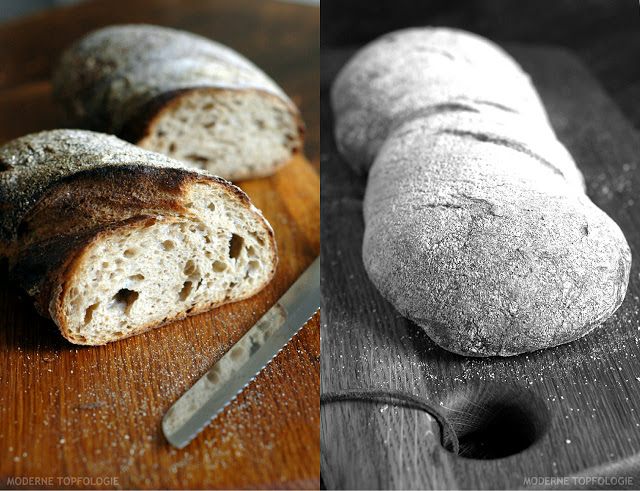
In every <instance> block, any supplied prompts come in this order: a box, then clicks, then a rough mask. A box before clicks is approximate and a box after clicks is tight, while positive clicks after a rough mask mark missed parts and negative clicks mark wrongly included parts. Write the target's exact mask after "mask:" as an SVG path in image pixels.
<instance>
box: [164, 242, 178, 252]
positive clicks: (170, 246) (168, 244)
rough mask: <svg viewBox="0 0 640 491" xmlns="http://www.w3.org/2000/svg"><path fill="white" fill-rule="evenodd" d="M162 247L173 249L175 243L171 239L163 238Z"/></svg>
mask: <svg viewBox="0 0 640 491" xmlns="http://www.w3.org/2000/svg"><path fill="white" fill-rule="evenodd" d="M162 248H163V249H164V250H165V251H172V250H174V249H175V248H176V243H175V242H174V241H172V240H165V241H164V242H163V243H162Z"/></svg>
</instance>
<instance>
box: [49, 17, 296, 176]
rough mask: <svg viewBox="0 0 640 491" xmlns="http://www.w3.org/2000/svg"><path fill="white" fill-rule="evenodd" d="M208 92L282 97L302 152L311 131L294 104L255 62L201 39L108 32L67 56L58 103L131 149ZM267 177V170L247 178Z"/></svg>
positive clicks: (58, 80)
mask: <svg viewBox="0 0 640 491" xmlns="http://www.w3.org/2000/svg"><path fill="white" fill-rule="evenodd" d="M209 90H211V91H233V92H237V93H243V92H245V93H246V92H257V93H259V94H261V95H263V96H264V97H265V98H269V99H277V100H278V101H280V102H281V103H282V104H283V105H284V106H285V107H286V108H287V110H288V112H289V113H290V114H291V116H292V117H293V118H294V120H295V121H296V122H297V127H298V135H297V140H296V145H295V147H294V148H293V154H295V153H298V152H300V151H301V147H302V141H303V138H304V125H303V122H302V119H301V116H300V112H299V110H298V108H297V107H296V105H295V104H294V103H293V102H292V101H291V99H289V97H288V96H287V95H286V94H285V93H284V92H283V91H282V89H280V87H278V85H277V84H276V83H275V82H274V81H273V80H272V79H270V78H269V77H268V76H267V75H265V74H264V73H263V72H262V71H261V70H260V69H259V68H258V67H257V66H255V65H254V64H253V63H251V62H250V61H249V60H247V59H246V58H244V57H243V56H241V55H240V54H238V53H236V52H235V51H233V50H231V49H229V48H227V47H226V46H223V45H221V44H219V43H216V42H214V41H211V40H209V39H207V38H204V37H201V36H197V35H194V34H191V33H187V32H183V31H179V30H175V29H170V28H166V27H159V26H150V25H142V24H140V25H119V26H111V27H107V28H103V29H100V30H97V31H94V32H92V33H90V34H89V35H87V36H85V37H84V38H82V39H81V40H80V41H78V42H77V43H75V44H74V45H73V46H71V47H70V48H69V49H68V50H67V51H65V53H64V54H63V55H62V57H61V59H60V61H59V63H58V65H57V67H56V69H55V71H54V76H53V94H54V98H55V99H56V101H58V102H59V104H60V105H61V107H62V108H63V110H64V112H65V113H66V115H67V118H68V123H69V125H71V126H74V127H79V128H86V129H90V130H95V131H102V132H105V133H111V134H115V135H117V136H119V137H121V138H123V139H125V140H127V141H130V142H132V143H137V142H139V141H140V140H142V139H143V138H144V137H145V136H146V135H148V133H149V131H150V130H151V129H152V128H153V124H154V123H155V121H156V120H157V119H158V117H159V116H160V115H161V114H162V113H163V112H164V111H166V109H167V108H168V107H171V106H173V105H175V104H177V103H178V102H179V101H180V100H181V99H182V98H183V97H185V96H186V95H187V94H189V93H192V92H194V91H209ZM288 160H289V159H285V160H283V161H281V162H278V163H277V165H275V166H274V168H273V170H275V169H277V168H278V167H280V166H281V165H283V164H284V163H286V162H287V161H288ZM267 173H268V171H267V170H266V169H262V170H261V171H260V172H255V173H251V172H245V174H244V176H245V177H259V176H261V175H264V174H267ZM233 178H234V179H236V177H235V176H233Z"/></svg>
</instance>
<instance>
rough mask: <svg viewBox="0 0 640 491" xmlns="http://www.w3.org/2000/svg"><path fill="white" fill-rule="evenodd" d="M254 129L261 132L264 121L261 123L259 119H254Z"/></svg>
mask: <svg viewBox="0 0 640 491" xmlns="http://www.w3.org/2000/svg"><path fill="white" fill-rule="evenodd" d="M256 127H257V128H258V129H261V130H263V129H264V127H265V124H264V121H262V120H261V119H256Z"/></svg>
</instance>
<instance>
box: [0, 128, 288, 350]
mask: <svg viewBox="0 0 640 491" xmlns="http://www.w3.org/2000/svg"><path fill="white" fill-rule="evenodd" d="M0 255H1V256H4V257H7V258H8V263H9V272H10V275H11V277H12V279H13V280H15V281H16V282H17V283H18V284H19V285H20V286H21V287H22V288H23V289H24V290H26V291H27V292H28V293H29V294H30V295H32V296H33V297H34V300H35V305H36V308H37V309H38V311H39V312H40V313H41V314H42V315H44V316H46V317H51V318H52V319H53V321H54V322H55V323H56V324H57V325H58V327H59V328H60V331H61V333H62V334H63V336H64V337H66V338H67V339H68V340H69V341H71V342H73V343H76V344H90V345H97V344H104V343H107V342H110V341H116V340H118V339H123V338H126V337H128V336H132V335H134V334H139V333H141V332H144V331H146V330H148V329H151V328H154V327H158V326H161V325H163V324H166V323H168V322H171V321H173V320H176V319H180V318H182V317H185V316H187V315H192V314H196V313H198V312H202V311H204V310H208V309H211V308H213V307H217V306H219V305H222V304H224V303H228V302H234V301H236V300H241V299H244V298H247V297H249V296H251V295H253V294H255V293H257V292H258V291H260V290H261V289H262V288H263V287H264V286H265V285H266V284H267V283H268V282H269V281H270V280H271V278H272V277H273V274H274V272H275V268H276V263H277V253H276V244H275V240H274V237H273V231H272V230H271V227H270V225H269V223H268V222H267V221H266V220H265V219H264V217H263V216H262V214H261V213H260V211H259V210H257V209H256V208H255V207H254V206H253V205H252V204H251V202H250V201H249V198H248V197H247V195H246V194H244V193H243V192H242V191H241V190H240V189H239V188H237V187H236V186H234V185H232V184H231V183H229V182H227V181H225V180H223V179H220V178H219V177H215V176H211V175H210V174H207V173H205V172H203V171H196V170H194V169H189V168H186V167H185V166H184V165H182V164H181V163H180V162H178V161H176V160H173V159H170V158H169V157H166V156H164V155H160V154H158V153H155V152H149V151H147V150H143V149H142V148H139V147H136V146H134V145H131V144H129V143H127V142H124V141H122V140H120V139H118V138H116V137H114V136H108V135H104V134H100V133H94V132H91V131H83V130H53V131H45V132H41V133H36V134H32V135H27V136H24V137H22V138H18V139H16V140H13V141H11V142H9V143H7V144H5V145H3V146H1V147H0Z"/></svg>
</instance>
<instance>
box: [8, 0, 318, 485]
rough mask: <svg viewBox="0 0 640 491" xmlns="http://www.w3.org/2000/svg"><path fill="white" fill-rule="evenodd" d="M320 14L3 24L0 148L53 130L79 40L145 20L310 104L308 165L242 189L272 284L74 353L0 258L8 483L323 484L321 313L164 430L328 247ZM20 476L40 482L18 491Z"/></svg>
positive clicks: (96, 11) (272, 5)
mask: <svg viewBox="0 0 640 491" xmlns="http://www.w3.org/2000/svg"><path fill="white" fill-rule="evenodd" d="M318 17H319V16H318V9H317V8H313V7H306V6H299V5H289V4H285V3H281V2H277V1H255V0H239V1H205V0H201V1H195V0H190V1H168V0H157V1H151V0H141V1H134V2H132V1H124V0H110V1H90V2H87V3H83V4H80V5H76V6H73V7H69V8H64V9H60V10H55V11H50V12H44V13H42V14H38V15H36V16H32V17H29V18H26V19H24V20H20V21H17V22H15V23H12V24H8V25H5V26H1V27H0V66H2V70H0V143H2V142H5V141H7V140H9V139H11V138H14V137H17V136H21V135H23V134H26V133H29V132H34V131H38V130H42V129H49V128H55V127H58V126H59V124H60V123H59V121H60V115H59V113H58V112H57V110H56V108H55V107H54V106H53V104H52V103H51V99H50V92H51V88H50V84H49V81H48V78H49V73H50V71H51V67H52V65H53V63H54V62H55V59H56V58H57V56H58V55H59V54H60V52H61V50H62V49H64V48H65V47H66V46H67V45H68V44H69V43H70V42H72V41H73V40H74V39H76V38H77V37H79V36H81V35H83V34H84V33H86V32H87V31H89V30H91V29H94V28H96V27H100V26H103V25H106V24H110V23H116V22H147V23H156V24H161V25H168V26H172V27H177V28H182V29H187V30H190V31H192V32H196V33H199V34H203V35H205V36H207V37H210V38H213V39H216V40H218V41H221V42H223V43H226V44H228V45H230V46H232V47H234V48H236V49H237V50H239V51H240V52H242V53H243V54H245V55H246V56H248V57H249V58H251V59H252V60H253V61H255V62H256V63H257V64H258V65H260V66H261V67H262V68H263V69H264V70H265V71H266V72H267V73H269V74H270V75H272V77H273V78H274V79H276V80H277V81H278V82H279V83H280V84H281V85H282V86H283V88H284V89H285V90H286V91H287V92H288V93H289V94H290V95H291V96H292V98H293V99H294V100H295V101H296V102H297V103H298V104H299V105H300V106H301V108H302V112H303V115H304V118H305V121H306V123H307V130H308V132H307V136H308V140H307V146H306V152H307V155H308V156H309V160H311V161H312V162H313V164H310V163H309V160H307V159H306V158H304V157H298V158H296V159H294V160H293V161H292V162H290V163H289V164H288V165H287V166H285V167H284V168H283V169H282V170H281V171H280V172H278V173H277V174H276V175H274V176H273V177H270V178H266V179H260V180H254V181H244V182H242V183H239V184H240V186H241V187H242V188H243V189H244V190H245V191H246V192H247V194H249V196H250V197H251V199H252V200H253V202H254V204H255V205H256V206H257V207H258V208H260V209H261V210H262V211H263V213H264V215H265V217H266V218H267V219H268V220H269V222H270V223H271V224H272V226H273V228H274V231H275V236H276V241H277V245H278V251H279V258H280V260H279V264H278V269H277V273H276V276H275V278H274V280H273V281H272V282H271V283H270V284H269V286H268V287H267V288H266V289H265V290H263V291H262V292H261V293H259V294H258V295H256V296H255V297H253V298H251V299H248V300H245V301H242V302H238V303H235V304H231V305H226V306H223V307H221V308H219V309H215V310H213V311H211V312H208V313H205V314H201V315H197V316H194V317H191V318H189V319H186V320H184V321H182V322H177V323H174V324H171V325H169V326H167V327H164V328H161V329H157V330H154V331H151V332H149V333H146V334H143V335H141V336H137V337H133V338H130V339H126V340H124V341H120V342H116V343H111V344H109V345H107V346H101V347H78V346H74V345H72V344H69V343H68V342H66V341H65V340H64V339H63V338H62V336H61V335H60V334H59V332H58V331H57V328H56V327H55V325H54V324H53V323H52V322H51V321H49V320H46V319H44V318H41V317H39V316H38V315H37V314H36V313H35V311H34V309H33V307H32V306H31V302H30V300H29V299H28V298H22V297H21V296H20V294H19V292H18V291H17V290H16V289H15V288H13V287H12V286H11V285H9V284H8V283H7V273H6V266H5V265H4V264H3V265H2V269H1V272H0V367H1V370H0V487H7V486H9V487H17V488H43V487H44V488H56V489H59V488H83V489H86V488H114V487H115V488H125V489H132V488H152V489H163V488H187V489H197V488H225V489H228V488H268V489H271V488H317V487H318V486H319V446H320V442H319V408H318V397H319V370H320V368H319V356H320V340H319V314H316V316H315V317H314V318H313V319H312V320H311V321H310V322H309V323H307V325H306V326H305V327H304V328H303V329H302V330H301V331H300V332H299V333H298V335H296V337H294V339H293V340H292V342H291V343H289V344H288V345H287V347H286V348H285V349H284V350H283V351H282V352H281V353H280V354H278V356H277V357H276V358H275V360H274V361H273V362H272V363H271V364H269V365H268V366H267V368H266V369H265V370H264V371H263V372H262V373H261V374H260V375H259V376H258V377H257V378H256V380H255V381H254V382H252V383H251V384H250V385H249V386H248V387H247V389H245V391H244V392H243V393H242V394H241V395H240V396H239V397H238V398H237V399H236V400H235V401H234V402H233V403H232V404H231V405H230V406H229V407H227V409H226V410H225V411H224V412H223V413H222V414H221V415H220V416H219V417H218V418H217V419H216V420H215V422H214V423H213V424H212V425H211V426H209V427H207V428H206V429H205V430H204V431H203V432H202V433H201V434H200V436H198V437H197V438H196V439H195V440H194V441H193V442H192V443H191V444H189V445H188V446H187V447H186V448H184V449H182V450H177V449H174V448H172V447H170V446H169V445H168V444H167V442H166V441H165V440H164V437H163V436H162V433H161V427H160V422H161V418H162V416H163V414H164V412H165V411H166V410H167V409H168V408H169V406H170V405H171V404H172V403H173V402H174V401H175V400H176V399H177V398H178V397H180V396H181V395H182V393H183V392H184V391H185V390H187V389H188V388H189V387H190V386H191V385H192V384H193V383H194V382H195V381H196V380H197V379H198V378H199V377H200V376H202V375H203V374H204V373H205V372H206V371H207V370H208V368H209V367H210V366H211V365H212V364H213V363H215V361H216V360H217V359H219V358H220V357H221V356H222V355H223V354H224V352H225V351H226V350H227V349H228V348H229V347H230V346H232V345H233V343H235V342H236V341H237V340H238V339H239V338H240V337H241V336H242V335H243V334H244V333H245V332H246V331H247V330H248V329H249V328H250V327H251V326H252V325H253V324H254V323H255V322H256V321H257V320H258V319H259V318H260V317H261V316H262V314H264V312H266V310H267V309H268V308H269V307H270V306H271V305H273V304H274V303H275V302H276V301H277V299H278V298H279V297H280V296H281V295H282V294H283V293H284V292H285V291H286V290H287V289H288V288H289V286H290V285H291V284H292V283H293V282H294V281H295V279H296V278H297V277H298V276H299V275H300V274H301V273H302V272H303V271H304V270H305V268H306V267H307V266H308V265H309V264H310V263H311V262H312V260H313V259H314V257H315V256H317V254H318V253H319V248H320V244H319V236H320V222H319V214H320V203H319V194H320V192H319V176H318V172H317V168H318V165H319V158H318V152H319V124H318V121H319V116H318V108H319V102H318V85H319V82H318V81H319V62H318V57H319V53H318V42H319V40H318V37H319V36H318V29H319V25H318V24H319V22H318V20H319V19H318ZM16 477H18V478H31V481H28V480H23V481H21V482H22V484H21V485H10V483H9V479H10V478H16ZM36 478H37V479H38V480H36ZM58 478H76V480H75V481H72V480H71V479H67V480H62V481H60V480H58ZM77 478H84V480H82V479H80V480H78V479H77ZM42 479H47V480H45V481H42ZM89 479H92V480H89Z"/></svg>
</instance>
